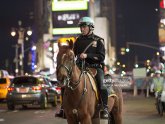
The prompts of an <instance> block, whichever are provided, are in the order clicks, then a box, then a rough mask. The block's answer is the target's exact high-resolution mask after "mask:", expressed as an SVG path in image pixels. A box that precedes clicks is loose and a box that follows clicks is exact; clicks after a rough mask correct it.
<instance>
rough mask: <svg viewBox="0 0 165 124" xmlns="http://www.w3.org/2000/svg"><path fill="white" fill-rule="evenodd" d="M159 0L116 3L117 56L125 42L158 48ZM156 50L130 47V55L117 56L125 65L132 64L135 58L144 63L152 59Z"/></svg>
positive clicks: (134, 0) (132, 0) (135, 0)
mask: <svg viewBox="0 0 165 124" xmlns="http://www.w3.org/2000/svg"><path fill="white" fill-rule="evenodd" d="M157 9H159V0H118V1H117V46H118V53H117V54H118V55H119V52H120V51H119V49H120V48H121V47H126V42H134V43H141V44H147V45H151V46H155V47H158V44H159V41H158V24H159V23H158V22H159V10H158V11H157ZM155 53H156V50H153V49H150V48H146V47H141V46H140V47H139V46H133V45H131V46H130V53H129V54H126V55H125V56H123V55H119V59H120V60H121V61H122V62H123V63H124V64H127V65H131V64H134V63H133V61H134V59H135V56H138V61H139V62H140V63H144V60H146V59H152V58H153V56H154V54H155Z"/></svg>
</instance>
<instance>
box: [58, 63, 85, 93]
mask: <svg viewBox="0 0 165 124" xmlns="http://www.w3.org/2000/svg"><path fill="white" fill-rule="evenodd" d="M73 61H74V60H73ZM74 63H75V62H73V64H72V65H71V66H70V67H67V66H66V65H64V64H61V65H60V66H59V67H58V69H57V71H58V70H59V69H60V68H62V67H63V68H64V69H65V70H66V71H67V76H66V78H65V79H64V80H63V84H64V87H68V88H70V89H71V90H75V89H77V87H78V85H79V84H80V80H81V77H82V75H84V74H85V73H84V72H83V71H81V74H80V75H79V79H78V80H77V81H75V82H73V81H72V83H71V76H72V72H73V66H74Z"/></svg>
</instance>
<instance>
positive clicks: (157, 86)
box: [150, 70, 165, 98]
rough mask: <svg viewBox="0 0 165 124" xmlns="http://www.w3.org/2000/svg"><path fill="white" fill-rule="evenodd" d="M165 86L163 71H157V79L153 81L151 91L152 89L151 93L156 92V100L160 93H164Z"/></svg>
mask: <svg viewBox="0 0 165 124" xmlns="http://www.w3.org/2000/svg"><path fill="white" fill-rule="evenodd" d="M164 85H165V79H164V77H163V76H161V71H160V70H156V71H155V77H154V78H153V80H152V84H151V89H150V91H151V92H155V97H156V98H157V96H158V93H161V92H162V91H163V89H164Z"/></svg>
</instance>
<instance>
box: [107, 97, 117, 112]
mask: <svg viewBox="0 0 165 124" xmlns="http://www.w3.org/2000/svg"><path fill="white" fill-rule="evenodd" d="M114 103H115V98H114V97H112V96H111V97H108V111H109V112H110V111H111V110H112V108H113V106H114Z"/></svg>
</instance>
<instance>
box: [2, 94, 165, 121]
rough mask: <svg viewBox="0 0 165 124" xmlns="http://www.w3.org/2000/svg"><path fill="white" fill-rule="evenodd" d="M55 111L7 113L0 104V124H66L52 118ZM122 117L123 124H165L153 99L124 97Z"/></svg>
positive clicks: (19, 109) (35, 109)
mask: <svg viewBox="0 0 165 124" xmlns="http://www.w3.org/2000/svg"><path fill="white" fill-rule="evenodd" d="M56 109H57V108H53V107H51V106H50V107H49V108H48V109H46V110H40V109H39V108H38V107H29V108H27V109H22V107H21V106H18V107H17V108H16V110H14V111H8V110H7V108H6V104H5V103H0V124H66V120H63V119H60V118H55V117H54V113H55V111H56ZM123 117H124V119H123V124H165V113H164V116H163V117H160V116H159V115H158V114H157V111H156V109H155V105H154V98H153V97H150V98H145V97H143V96H141V97H130V96H124V108H123Z"/></svg>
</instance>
